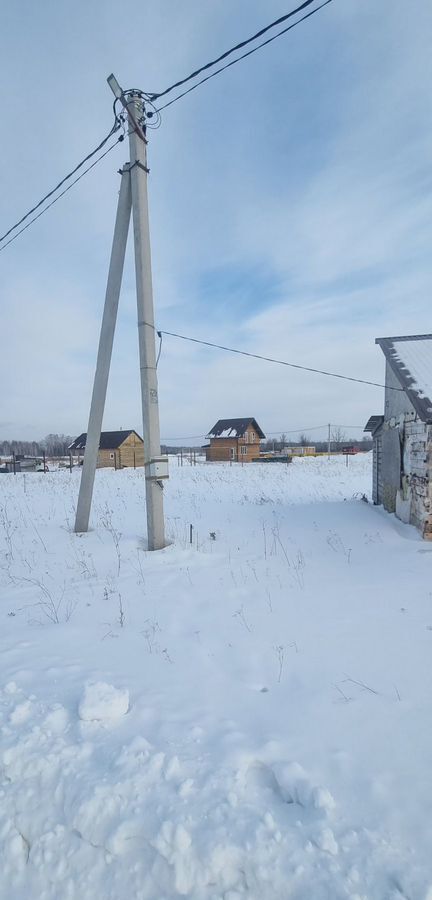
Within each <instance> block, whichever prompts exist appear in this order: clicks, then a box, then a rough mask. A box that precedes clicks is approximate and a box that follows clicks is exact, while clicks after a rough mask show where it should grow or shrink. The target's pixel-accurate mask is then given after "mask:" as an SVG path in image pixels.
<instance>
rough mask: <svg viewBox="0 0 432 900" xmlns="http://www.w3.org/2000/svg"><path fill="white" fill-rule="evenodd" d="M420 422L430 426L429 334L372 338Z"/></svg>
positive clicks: (431, 340) (431, 376)
mask: <svg viewBox="0 0 432 900" xmlns="http://www.w3.org/2000/svg"><path fill="white" fill-rule="evenodd" d="M375 343H376V344H379V346H380V347H381V350H382V351H383V353H384V356H385V358H386V359H387V361H388V363H389V366H390V368H391V369H392V372H394V374H395V376H396V378H397V379H398V381H399V383H400V385H401V387H402V388H403V389H404V391H405V393H406V394H407V396H408V397H409V399H410V400H411V403H412V405H413V407H414V409H415V411H416V413H417V415H418V416H419V418H420V419H421V420H422V421H423V422H428V423H429V422H432V334H414V335H400V336H398V337H386V338H376V340H375Z"/></svg>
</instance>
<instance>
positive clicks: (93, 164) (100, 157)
mask: <svg viewBox="0 0 432 900" xmlns="http://www.w3.org/2000/svg"><path fill="white" fill-rule="evenodd" d="M123 140H124V136H123V135H122V134H121V135H120V137H118V138H117V140H116V141H114V143H113V144H111V146H110V147H108V149H107V150H105V152H104V153H102V154H101V155H100V156H98V158H97V159H95V161H94V162H92V164H91V165H90V166H88V167H87V169H84V172H81V174H80V175H78V178H75V180H74V181H71V183H70V184H68V186H67V188H65V189H64V191H62V192H61V194H58V195H57V197H54V200H51V203H48V205H47V206H44V208H43V209H41V211H40V212H39V213H38V214H37V215H36V216H34V217H33V219H30V221H29V222H27V225H24V226H23V227H22V228H20V230H19V231H17V232H16V234H14V235H13V236H12V237H11V238H9V240H8V241H6V243H5V244H3V246H2V247H0V253H1V252H2V250H5V249H6V247H8V246H9V244H12V243H13V241H16V239H17V237H19V236H20V234H22V233H23V231H26V230H27V228H30V225H33V222H36V219H40V217H41V216H43V215H44V213H46V212H47V211H48V210H49V209H50V207H51V206H54V203H57V200H60V198H61V197H64V195H65V194H67V192H68V191H70V190H71V188H73V186H74V185H75V184H77V182H78V181H81V178H84V175H87V172H90V170H91V169H94V167H95V166H97V165H98V163H100V162H101V160H102V159H103V158H104V157H105V156H108V153H111V150H114V147H116V146H117V144H119V143H121V141H123ZM62 183H63V184H64V181H63V182H62ZM49 196H51V195H49ZM38 205H39V204H38ZM36 208H37V207H36ZM25 218H27V216H25ZM21 221H24V219H22V220H21ZM8 234H10V232H8Z"/></svg>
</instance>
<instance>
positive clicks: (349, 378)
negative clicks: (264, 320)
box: [140, 322, 403, 428]
mask: <svg viewBox="0 0 432 900" xmlns="http://www.w3.org/2000/svg"><path fill="white" fill-rule="evenodd" d="M140 324H143V325H149V323H148V322H143V323H140ZM149 327H150V328H153V327H154V326H153V325H149ZM155 330H157V333H158V334H159V335H160V334H166V335H167V336H168V337H174V338H178V339H179V340H181V341H190V342H191V343H193V344H201V345H203V346H204V347H213V348H214V349H215V350H224V351H225V352H226V353H236V354H238V355H239V356H249V357H250V358H251V359H261V360H263V361H264V362H271V363H276V364H277V365H279V366H288V367H289V368H290V369H301V370H302V371H303V372H313V373H314V374H315V375H326V376H327V377H328V378H340V379H341V380H342V381H354V382H356V383H357V384H368V385H371V386H372V387H379V388H386V387H387V389H388V390H392V391H402V392H403V388H398V387H392V388H390V386H389V385H385V384H380V383H379V382H377V381H367V380H366V379H365V378H353V377H352V376H350V375H340V374H339V373H336V372H327V371H325V370H323V369H313V368H312V367H311V366H301V365H299V364H298V363H291V362H287V361H286V360H285V359H275V358H274V357H273V356H261V355H260V354H259V353H249V352H248V351H247V350H238V349H236V348H234V347H225V346H224V345H223V344H215V343H213V342H212V341H202V340H200V339H199V338H193V337H189V336H188V335H185V334H177V333H176V332H175V331H163V330H161V329H155ZM344 427H346V428H348V427H354V426H344ZM355 427H356V426H355Z"/></svg>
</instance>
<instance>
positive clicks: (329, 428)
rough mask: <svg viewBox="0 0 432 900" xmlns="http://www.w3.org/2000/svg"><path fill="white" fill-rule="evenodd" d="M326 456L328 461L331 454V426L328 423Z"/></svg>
mask: <svg viewBox="0 0 432 900" xmlns="http://www.w3.org/2000/svg"><path fill="white" fill-rule="evenodd" d="M327 454H328V458H329V459H330V454H331V425H330V423H329V426H328V441H327Z"/></svg>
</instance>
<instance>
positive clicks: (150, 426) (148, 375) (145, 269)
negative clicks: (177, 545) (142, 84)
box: [75, 75, 168, 550]
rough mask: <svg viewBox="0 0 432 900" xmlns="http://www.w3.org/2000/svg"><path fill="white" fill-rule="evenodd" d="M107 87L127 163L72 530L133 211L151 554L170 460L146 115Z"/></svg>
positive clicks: (160, 540) (92, 448) (139, 103)
mask: <svg viewBox="0 0 432 900" xmlns="http://www.w3.org/2000/svg"><path fill="white" fill-rule="evenodd" d="M108 84H109V85H110V88H111V90H112V91H113V93H114V94H115V96H116V98H117V99H118V100H119V101H120V102H121V104H122V106H123V107H124V109H125V110H126V111H127V114H128V124H129V147H130V163H129V164H127V165H126V166H124V168H123V169H122V172H121V175H122V182H121V187H120V196H119V203H118V210H117V218H116V225H115V230H114V239H113V247H112V253H111V262H110V269H109V274H108V284H107V290H106V295H105V307H104V314H103V319H102V327H101V335H100V340H99V351H98V358H97V366H96V374H95V380H94V386H93V395H92V402H91V408H90V417H89V424H88V430H87V438H86V447H85V453H84V464H83V472H82V476H81V484H80V492H79V497H78V506H77V514H76V520H75V531H76V532H82V531H87V529H88V523H89V516H90V507H91V500H92V493H93V485H94V477H95V471H96V465H97V456H98V451H99V443H100V435H101V428H102V419H103V412H104V407H105V399H106V390H107V384H108V375H109V368H110V363H111V353H112V346H113V340H114V331H115V325H116V319H117V310H118V301H119V295H120V287H121V280H122V274H123V266H124V258H125V253H126V243H127V235H128V229H129V222H130V214H131V208H132V211H133V227H134V249H135V273H136V288H137V310H138V341H139V357H140V372H141V400H142V418H143V438H144V467H145V479H146V507H147V535H148V548H149V550H160V549H162V548H163V547H165V528H164V515H163V481H162V479H164V478H168V458H167V457H163V456H161V455H160V426H159V402H158V386H157V371H156V349H155V328H154V311H153V290H152V276H151V256H150V234H149V219H148V199H147V174H148V168H147V141H146V137H145V127H144V126H143V125H142V124H141V123H142V121H143V113H144V111H145V110H144V103H143V100H142V99H141V95H140V93H139V92H136V91H127V92H126V94H125V93H124V92H123V91H122V89H121V87H120V85H119V84H118V82H117V80H116V79H115V78H114V76H113V75H110V77H109V78H108Z"/></svg>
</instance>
